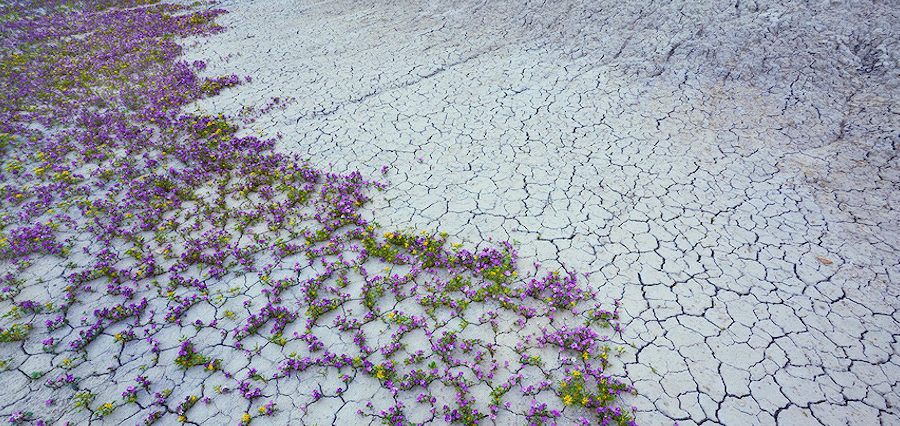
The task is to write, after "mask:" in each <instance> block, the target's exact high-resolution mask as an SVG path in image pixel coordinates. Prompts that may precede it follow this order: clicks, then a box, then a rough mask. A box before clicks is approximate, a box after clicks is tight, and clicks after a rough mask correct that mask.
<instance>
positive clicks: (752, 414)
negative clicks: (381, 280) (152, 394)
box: [188, 1, 900, 424]
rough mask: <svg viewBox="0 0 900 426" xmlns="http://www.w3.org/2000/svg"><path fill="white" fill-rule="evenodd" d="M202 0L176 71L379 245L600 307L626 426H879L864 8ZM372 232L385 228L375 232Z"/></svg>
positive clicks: (880, 372)
mask: <svg viewBox="0 0 900 426" xmlns="http://www.w3.org/2000/svg"><path fill="white" fill-rule="evenodd" d="M586 3H587V4H583V3H582V2H571V1H567V2H519V1H490V2H454V3H453V4H452V5H450V4H446V5H445V4H431V3H425V2H412V1H400V2H383V1H374V2H364V3H359V2H342V1H335V2H332V1H327V2H294V1H268V2H225V3H224V7H226V8H227V9H229V10H230V11H231V13H230V14H229V15H226V16H223V17H222V18H221V19H222V21H221V22H222V23H223V25H226V26H228V27H229V30H228V31H227V32H225V33H223V34H221V35H217V36H214V37H213V38H211V39H210V40H209V41H208V42H203V44H202V45H200V46H195V47H194V48H192V49H188V56H189V57H196V58H218V57H224V56H226V55H229V54H234V56H232V57H231V58H230V59H229V60H227V61H224V62H221V63H218V64H217V65H215V66H214V70H215V71H214V72H217V73H236V74H238V75H245V74H248V75H252V76H253V77H254V80H253V83H252V84H248V85H244V86H242V87H239V88H236V89H235V90H232V91H230V92H227V93H223V94H222V95H221V96H219V97H216V98H211V99H209V100H204V101H202V102H200V106H201V107H203V108H205V109H207V110H212V111H224V112H227V113H237V112H238V110H239V108H240V107H241V106H242V105H245V104H254V103H255V104H258V103H262V102H265V101H266V100H268V99H270V98H272V97H279V96H280V97H286V96H291V97H295V98H296V101H295V102H294V103H291V104H290V105H289V106H288V107H287V108H285V109H284V110H283V111H280V112H278V113H276V114H272V115H270V116H267V117H263V118H261V119H260V120H259V121H257V122H256V123H255V124H254V125H255V126H256V127H257V128H259V130H261V131H263V132H264V133H267V134H275V133H277V132H280V133H282V134H284V135H285V139H283V140H282V141H281V142H280V145H279V146H278V148H279V149H280V150H283V151H285V152H296V153H300V154H301V155H302V156H305V157H310V158H316V159H318V160H320V161H327V162H329V163H331V164H333V168H334V170H337V171H342V172H346V171H351V170H361V171H362V172H363V174H364V175H370V176H372V175H376V173H377V171H378V170H379V169H380V168H381V167H382V166H383V165H390V172H389V178H390V181H391V185H390V187H389V189H388V190H387V191H386V192H385V193H384V197H383V199H381V200H379V201H378V202H379V205H378V206H377V208H378V209H380V210H381V212H382V214H383V215H387V216H388V217H390V221H391V222H392V223H391V224H392V225H402V226H407V225H413V226H415V227H417V228H421V229H440V230H443V231H446V232H450V233H452V234H453V233H455V235H458V236H460V237H462V238H464V239H471V240H473V241H481V240H483V239H484V238H486V237H494V238H499V239H511V240H518V241H520V242H521V243H522V244H521V247H520V254H521V255H522V263H523V264H530V263H531V261H535V262H538V263H541V264H544V265H554V264H562V263H565V265H566V267H567V268H572V269H574V270H578V271H585V272H589V273H590V274H591V275H590V281H591V283H593V284H594V285H596V286H597V287H598V288H599V291H600V292H601V294H603V295H609V296H611V297H619V298H621V299H622V301H623V312H624V313H625V318H624V324H625V327H626V328H625V340H626V341H627V342H630V343H633V344H634V346H635V347H634V349H632V350H629V351H627V352H626V354H625V356H624V359H625V364H626V370H627V373H628V376H629V378H630V379H631V380H633V383H634V386H635V387H636V389H637V392H638V395H637V396H635V397H631V396H625V397H624V400H625V403H626V405H631V404H633V405H635V406H637V416H636V420H637V421H638V422H639V423H644V424H671V423H672V422H678V423H679V424H691V423H707V424H708V423H710V422H713V423H723V424H767V423H773V422H778V423H781V424H810V423H816V422H821V423H826V424H844V423H853V424H876V423H882V424H896V423H898V422H900V417H898V416H900V411H898V408H897V407H898V404H900V384H898V380H900V358H898V355H900V353H898V351H900V341H898V336H900V328H898V320H900V311H898V307H900V302H898V293H900V290H898V283H900V255H898V252H900V211H898V208H900V191H898V190H900V186H898V185H900V164H898V157H897V155H898V149H900V115H898V114H900V112H898V111H897V104H896V101H897V99H900V91H898V83H900V79H898V58H900V55H898V47H900V44H898V36H900V33H898V30H900V27H898V25H897V22H900V8H898V7H897V5H896V3H893V4H892V3H890V2H877V1H876V2H868V1H860V2H796V1H788V2H775V1H736V2H649V3H648V2H639V1H627V2H611V1H601V2H586ZM383 218H384V216H382V223H384V222H385V221H387V220H386V219H383Z"/></svg>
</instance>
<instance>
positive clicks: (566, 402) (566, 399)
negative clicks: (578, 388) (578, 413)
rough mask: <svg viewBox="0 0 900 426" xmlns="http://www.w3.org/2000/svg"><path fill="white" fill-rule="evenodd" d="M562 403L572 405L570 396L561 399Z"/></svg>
mask: <svg viewBox="0 0 900 426" xmlns="http://www.w3.org/2000/svg"><path fill="white" fill-rule="evenodd" d="M563 403H564V404H566V405H569V404H571V403H572V395H566V396H564V397H563Z"/></svg>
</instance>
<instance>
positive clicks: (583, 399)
mask: <svg viewBox="0 0 900 426" xmlns="http://www.w3.org/2000/svg"><path fill="white" fill-rule="evenodd" d="M587 402H588V399H587V397H584V398H581V405H587Z"/></svg>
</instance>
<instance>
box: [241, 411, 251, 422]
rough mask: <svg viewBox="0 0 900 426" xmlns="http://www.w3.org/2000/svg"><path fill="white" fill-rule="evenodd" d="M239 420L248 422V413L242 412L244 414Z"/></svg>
mask: <svg viewBox="0 0 900 426" xmlns="http://www.w3.org/2000/svg"><path fill="white" fill-rule="evenodd" d="M241 421H242V422H244V423H249V422H250V413H244V415H243V416H242V417H241Z"/></svg>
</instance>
